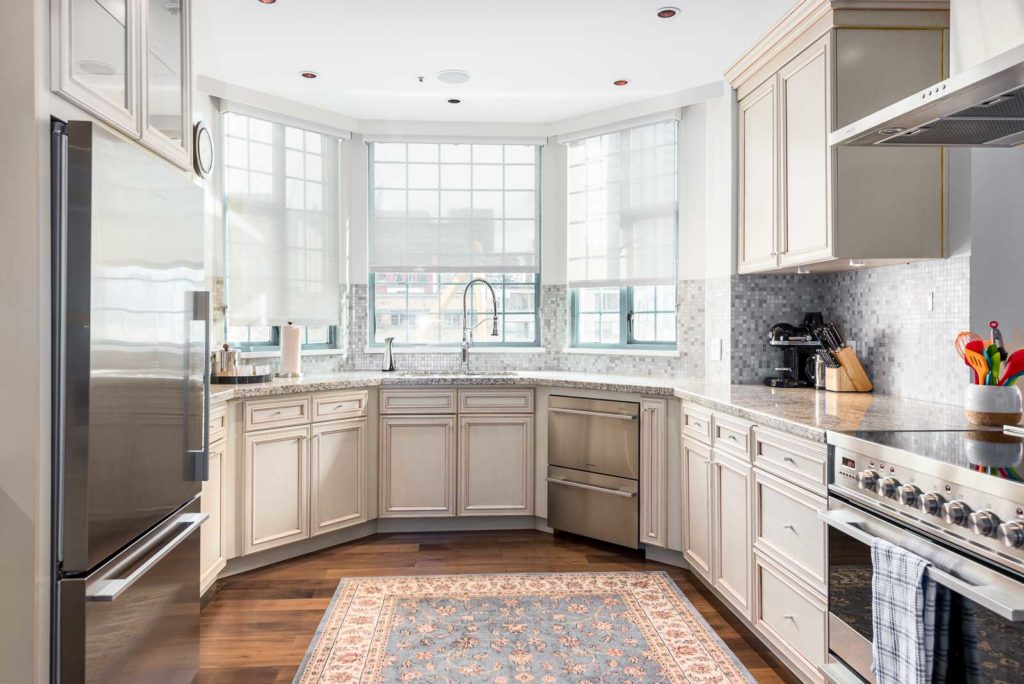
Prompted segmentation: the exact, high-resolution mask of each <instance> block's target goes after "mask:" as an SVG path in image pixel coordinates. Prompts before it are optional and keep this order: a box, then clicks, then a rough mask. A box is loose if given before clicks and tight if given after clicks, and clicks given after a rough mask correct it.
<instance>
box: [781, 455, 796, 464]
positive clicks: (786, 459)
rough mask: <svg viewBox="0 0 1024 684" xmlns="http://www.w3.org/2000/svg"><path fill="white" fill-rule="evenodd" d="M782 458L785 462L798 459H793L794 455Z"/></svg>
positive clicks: (793, 461)
mask: <svg viewBox="0 0 1024 684" xmlns="http://www.w3.org/2000/svg"><path fill="white" fill-rule="evenodd" d="M782 460H783V462H785V463H796V461H795V460H793V457H792V456H783V457H782Z"/></svg>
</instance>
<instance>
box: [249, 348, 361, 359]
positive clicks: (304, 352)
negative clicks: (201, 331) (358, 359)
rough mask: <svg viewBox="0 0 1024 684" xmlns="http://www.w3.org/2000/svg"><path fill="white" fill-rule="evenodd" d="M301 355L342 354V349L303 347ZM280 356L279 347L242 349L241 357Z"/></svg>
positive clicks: (267, 357)
mask: <svg viewBox="0 0 1024 684" xmlns="http://www.w3.org/2000/svg"><path fill="white" fill-rule="evenodd" d="M299 353H300V354H301V355H302V356H337V355H338V354H344V353H345V350H344V349H337V348H333V349H303V350H302V351H301V352H299ZM280 356H281V350H280V349H273V350H269V351H244V352H242V358H243V359H276V358H278V357H280Z"/></svg>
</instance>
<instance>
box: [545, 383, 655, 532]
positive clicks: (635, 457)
mask: <svg viewBox="0 0 1024 684" xmlns="http://www.w3.org/2000/svg"><path fill="white" fill-rule="evenodd" d="M547 481H548V525H550V526H551V527H552V528H554V529H556V530H562V531H565V532H573V533H575V534H580V535H583V536H585V537H592V538H594V539H600V540H603V541H607V542H611V543H612V544H619V545H621V546H628V547H630V548H632V549H637V548H640V498H639V491H640V404H637V403H633V402H626V401H605V400H601V399H583V398H579V397H563V396H552V397H551V398H550V400H549V401H548V477H547Z"/></svg>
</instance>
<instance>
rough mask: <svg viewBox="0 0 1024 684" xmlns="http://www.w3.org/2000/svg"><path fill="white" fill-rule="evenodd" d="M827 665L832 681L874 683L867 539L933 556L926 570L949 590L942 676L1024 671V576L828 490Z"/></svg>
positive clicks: (1013, 675) (992, 676)
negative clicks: (945, 663) (946, 650)
mask: <svg viewBox="0 0 1024 684" xmlns="http://www.w3.org/2000/svg"><path fill="white" fill-rule="evenodd" d="M819 515H820V516H821V518H822V519H823V520H824V521H825V522H826V523H827V524H828V528H829V534H828V603H829V637H828V643H829V656H830V658H829V660H830V661H831V662H830V664H829V665H826V666H825V668H823V669H824V673H825V675H826V677H828V678H829V679H830V680H831V681H834V682H843V683H845V682H855V681H861V680H862V681H867V682H872V683H873V682H874V681H875V679H874V676H873V675H872V674H871V662H872V656H871V643H872V639H873V629H872V623H871V604H872V596H871V583H872V566H871V542H872V541H873V540H874V539H876V538H879V539H885V540H886V541H888V542H891V543H893V544H896V545H898V546H902V547H904V548H906V549H908V550H910V551H913V552H914V553H916V554H917V555H919V556H921V557H923V558H925V559H927V560H928V561H930V562H931V563H932V566H933V567H931V568H929V570H928V577H929V578H930V579H931V580H933V581H934V582H936V583H937V584H939V585H940V586H942V587H945V588H947V589H948V590H949V591H950V592H951V599H950V606H951V611H950V624H949V655H948V670H947V671H946V676H945V677H944V678H942V677H939V678H937V679H936V681H946V682H951V683H952V682H1007V681H1016V680H1017V678H1018V677H1019V676H1020V673H1021V672H1024V579H1021V578H1014V577H1011V576H1010V575H1007V574H1004V573H1002V572H1000V571H998V570H995V569H993V568H991V567H989V566H988V565H984V564H982V563H980V562H977V561H975V560H972V559H971V558H969V557H968V556H965V555H962V554H960V553H958V552H955V551H953V550H951V549H949V548H946V547H945V546H941V545H940V544H938V543H935V542H932V541H930V540H929V539H927V538H926V537H924V536H922V535H921V534H920V533H917V532H913V531H911V530H909V529H906V528H903V527H900V526H898V525H896V524H893V523H891V522H889V521H887V520H885V519H882V518H880V517H877V516H875V515H873V514H871V513H868V512H867V511H865V510H863V509H861V508H859V507H856V506H853V505H851V504H849V503H847V502H845V501H842V500H840V499H837V498H834V497H830V498H829V502H828V511H827V512H823V513H820V514H819Z"/></svg>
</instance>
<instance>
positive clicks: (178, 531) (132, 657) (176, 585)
mask: <svg viewBox="0 0 1024 684" xmlns="http://www.w3.org/2000/svg"><path fill="white" fill-rule="evenodd" d="M205 518H206V514H203V513H200V512H199V500H198V499H195V500H193V502H192V503H190V504H188V505H187V506H185V507H184V508H182V509H181V510H180V511H178V512H176V513H175V514H173V515H172V516H171V517H169V518H168V519H167V520H166V521H165V522H164V523H162V524H161V525H159V526H157V527H156V528H155V529H154V530H153V531H152V532H150V534H148V535H146V536H145V537H143V538H141V539H139V540H138V541H137V542H135V543H134V544H132V545H131V546H130V547H128V548H127V549H125V550H124V551H123V552H122V553H120V554H118V555H117V556H115V557H114V558H112V559H111V560H109V561H108V562H107V563H105V564H104V565H103V566H102V567H100V568H99V569H98V570H96V571H94V572H93V573H91V574H89V575H87V576H84V577H81V578H74V579H63V580H61V581H60V582H59V584H58V589H57V596H58V601H59V603H60V611H61V616H62V618H61V621H60V628H59V639H60V643H61V649H60V661H59V668H60V670H59V681H62V682H88V683H92V682H95V683H97V684H99V683H101V682H102V683H103V684H138V683H140V682H150V683H156V682H159V683H160V684H189V683H191V682H192V681H193V679H194V678H195V677H196V674H197V673H198V670H199V649H198V648H197V647H196V644H197V643H198V640H199V601H198V597H199V572H198V567H199V526H200V525H201V524H202V521H203V520H204V519H205Z"/></svg>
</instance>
